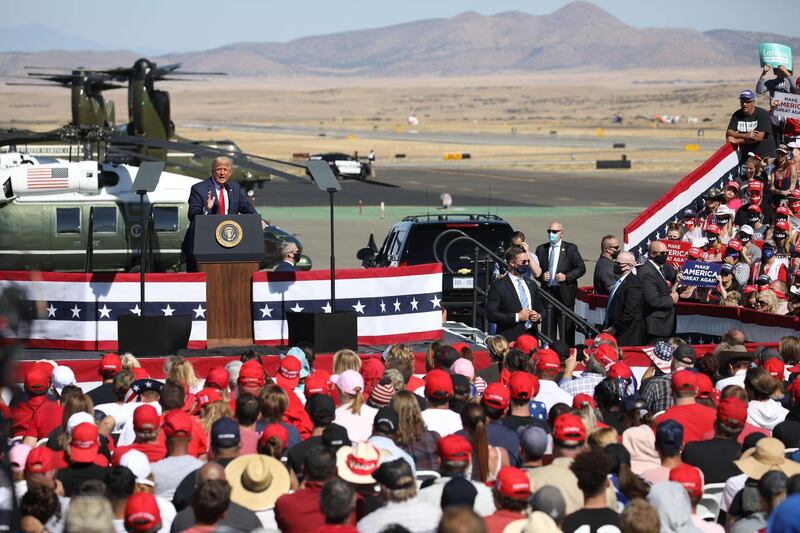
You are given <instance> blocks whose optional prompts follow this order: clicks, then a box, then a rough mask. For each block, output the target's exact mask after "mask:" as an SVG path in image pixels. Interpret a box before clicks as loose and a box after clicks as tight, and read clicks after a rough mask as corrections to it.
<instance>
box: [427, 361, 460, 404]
mask: <svg viewBox="0 0 800 533" xmlns="http://www.w3.org/2000/svg"><path fill="white" fill-rule="evenodd" d="M452 395H453V378H451V377H450V374H448V373H447V372H445V371H444V370H441V369H439V368H435V369H433V370H431V371H430V372H428V375H427V376H425V396H430V397H431V398H436V399H439V400H446V399H448V398H450V397H451V396H452Z"/></svg>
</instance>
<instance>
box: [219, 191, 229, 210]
mask: <svg viewBox="0 0 800 533" xmlns="http://www.w3.org/2000/svg"><path fill="white" fill-rule="evenodd" d="M219 214H220V215H225V214H227V213H226V212H225V187H220V188H219Z"/></svg>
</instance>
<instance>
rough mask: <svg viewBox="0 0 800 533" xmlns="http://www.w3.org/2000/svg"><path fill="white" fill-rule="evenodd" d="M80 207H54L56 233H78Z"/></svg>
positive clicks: (79, 230)
mask: <svg viewBox="0 0 800 533" xmlns="http://www.w3.org/2000/svg"><path fill="white" fill-rule="evenodd" d="M80 232H81V208H80V207H58V208H56V233H80Z"/></svg>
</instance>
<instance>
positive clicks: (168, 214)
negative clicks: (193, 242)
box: [153, 207, 178, 231]
mask: <svg viewBox="0 0 800 533" xmlns="http://www.w3.org/2000/svg"><path fill="white" fill-rule="evenodd" d="M153 227H154V228H155V230H156V231H178V208H177V207H153Z"/></svg>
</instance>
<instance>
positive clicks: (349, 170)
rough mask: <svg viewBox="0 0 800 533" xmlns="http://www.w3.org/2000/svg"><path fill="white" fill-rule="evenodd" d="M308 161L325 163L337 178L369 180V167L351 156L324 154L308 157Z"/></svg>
mask: <svg viewBox="0 0 800 533" xmlns="http://www.w3.org/2000/svg"><path fill="white" fill-rule="evenodd" d="M308 160H309V161H325V162H326V163H328V166H330V167H331V170H332V171H333V173H334V174H336V175H337V176H341V177H343V178H356V179H360V180H366V179H367V178H369V175H370V170H369V166H368V165H367V164H365V163H362V162H361V161H359V160H357V159H356V158H355V157H353V156H352V155H347V154H343V153H341V152H329V153H325V154H313V155H311V156H309V158H308Z"/></svg>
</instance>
